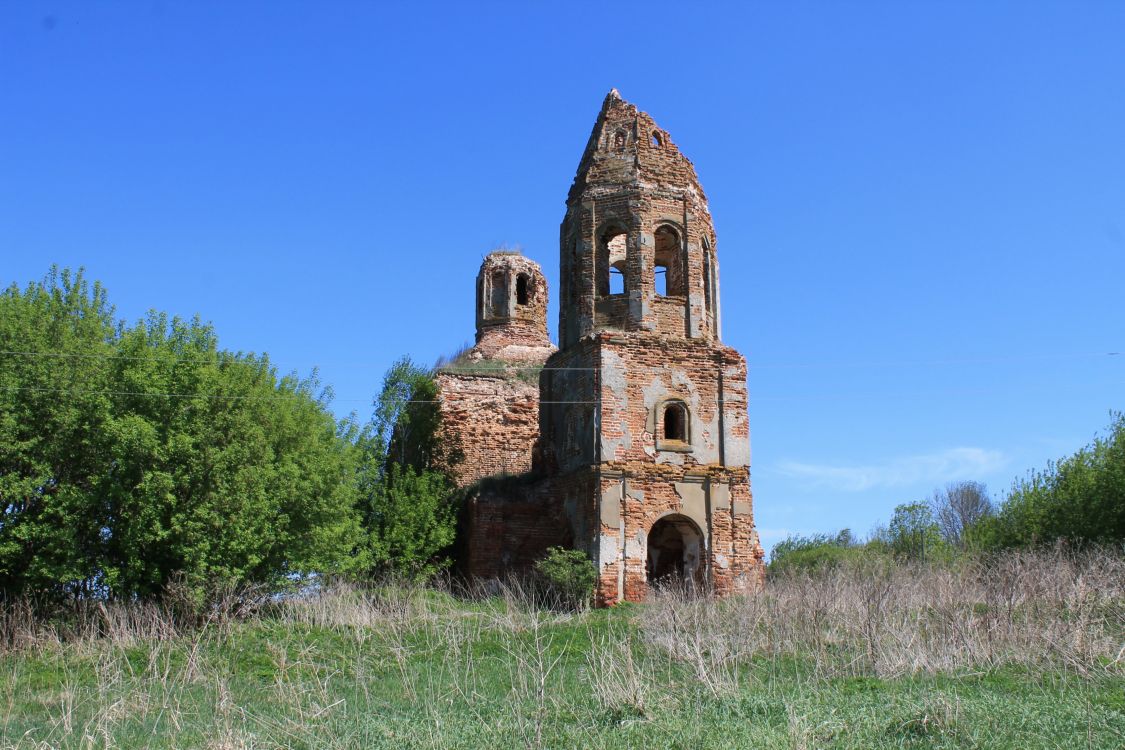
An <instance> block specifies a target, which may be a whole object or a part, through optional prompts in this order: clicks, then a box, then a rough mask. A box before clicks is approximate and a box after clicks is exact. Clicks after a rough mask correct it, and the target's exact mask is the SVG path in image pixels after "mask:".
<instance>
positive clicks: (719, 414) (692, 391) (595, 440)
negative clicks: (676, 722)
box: [437, 91, 764, 604]
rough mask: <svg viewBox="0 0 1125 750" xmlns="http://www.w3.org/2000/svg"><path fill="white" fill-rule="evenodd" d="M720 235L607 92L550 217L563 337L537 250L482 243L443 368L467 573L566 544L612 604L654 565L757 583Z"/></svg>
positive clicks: (694, 182) (642, 591)
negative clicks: (469, 326)
mask: <svg viewBox="0 0 1125 750" xmlns="http://www.w3.org/2000/svg"><path fill="white" fill-rule="evenodd" d="M715 249H716V237H715V232H714V229H713V227H712V224H711V215H710V211H709V210H708V208H707V200H706V197H705V195H704V193H703V189H702V187H701V186H700V185H699V180H698V178H697V177H696V175H695V169H694V168H693V167H692V164H691V162H690V161H688V160H687V159H686V158H685V157H684V156H683V155H682V154H680V152H679V150H678V149H677V148H676V146H675V145H674V144H673V143H672V140H671V139H670V138H669V137H668V134H667V133H665V132H664V131H663V130H661V129H660V128H659V126H657V125H656V123H655V122H654V121H653V120H652V118H651V117H649V116H648V115H647V114H645V113H644V112H640V111H639V110H637V108H636V107H634V106H633V105H631V104H628V103H626V102H624V101H623V100H622V99H621V98H620V97H619V96H618V95H617V92H616V91H613V92H611V93H610V94H609V95H608V96H607V97H606V100H605V102H604V104H603V106H602V110H601V112H600V114H599V116H598V119H597V122H596V123H595V125H594V130H593V133H592V134H591V136H590V140H589V143H588V144H587V146H586V150H585V152H584V154H583V156H582V160H581V162H580V164H579V168H578V174H577V175H576V177H575V180H574V184H573V186H572V187H571V189H570V193H569V196H568V198H567V210H566V215H565V217H564V219H563V223H562V226H561V229H560V271H561V274H560V275H561V294H562V300H561V303H560V310H559V340H560V342H561V346H562V348H561V349H559V350H558V351H555V349H554V347H553V346H552V345H551V344H550V342H549V340H548V338H547V334H546V305H547V286H546V282H545V281H544V280H543V275H542V273H541V272H540V270H539V267H538V266H537V265H536V264H535V263H533V262H532V261H530V260H528V259H527V258H524V257H523V256H521V255H518V254H512V253H494V254H492V255H490V256H488V258H486V259H485V261H484V263H483V264H482V266H481V271H480V274H479V275H478V278H477V310H476V322H477V339H476V345H475V346H474V347H473V348H472V349H471V350H469V352H467V353H466V354H465V355H464V356H463V357H462V358H461V359H459V360H458V361H457V362H455V363H453V365H451V366H450V367H447V368H445V369H444V370H442V371H441V372H439V374H438V376H437V378H438V386H439V391H440V394H441V395H440V398H441V409H442V415H443V429H444V430H445V433H446V436H447V438H448V439H449V440H450V441H454V442H456V443H457V444H458V445H460V446H461V449H462V451H463V454H464V461H463V462H462V463H461V464H460V465H459V466H458V467H456V468H455V469H454V471H455V474H456V476H457V478H458V480H459V481H460V482H461V483H462V484H463V485H465V486H470V485H472V490H471V492H470V493H469V500H468V503H467V505H466V508H465V512H464V514H463V518H462V528H461V550H462V552H461V558H462V559H461V561H460V563H461V566H462V568H463V570H464V571H465V572H466V573H467V574H469V575H472V576H480V577H493V576H500V575H504V574H506V573H509V572H512V571H516V570H520V569H523V568H526V567H527V566H528V565H530V564H531V563H533V562H534V561H535V560H536V559H538V558H539V557H540V556H541V555H542V554H543V552H544V551H545V550H546V548H547V547H549V546H554V545H565V546H573V547H576V548H578V549H582V550H585V551H586V552H588V553H589V555H590V557H591V559H592V560H594V562H595V564H596V565H597V567H598V571H599V579H598V589H597V593H598V600H599V602H601V603H605V604H609V603H613V602H616V601H621V600H629V601H638V600H642V599H644V598H645V597H646V596H647V595H648V593H649V592H650V590H651V586H652V585H653V583H654V582H657V581H659V580H662V579H663V578H665V577H667V578H670V579H676V578H679V579H689V580H693V581H696V582H698V583H699V584H701V585H704V586H707V587H710V588H711V589H713V590H714V591H715V592H716V593H718V594H728V593H734V592H741V591H753V590H755V589H757V588H758V587H759V586H761V584H762V581H763V576H764V566H763V562H762V558H763V554H762V548H761V544H760V542H759V539H758V534H757V531H756V530H755V527H754V516H753V496H752V494H751V490H750V427H749V419H748V411H747V407H748V396H747V388H746V361H745V359H744V358H743V357H742V356H741V355H740V354H739V353H738V352H736V351H735V350H733V349H731V348H729V347H726V346H724V345H723V344H722V343H721V341H720V336H721V329H720V315H719V284H718V263H717V258H716V255H715ZM536 377H537V382H536ZM496 475H507V476H506V477H505V478H496Z"/></svg>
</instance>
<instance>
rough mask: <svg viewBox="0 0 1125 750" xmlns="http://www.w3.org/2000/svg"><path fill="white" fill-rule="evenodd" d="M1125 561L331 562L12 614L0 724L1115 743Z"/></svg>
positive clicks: (118, 731)
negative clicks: (296, 572)
mask: <svg viewBox="0 0 1125 750" xmlns="http://www.w3.org/2000/svg"><path fill="white" fill-rule="evenodd" d="M1123 584H1125V565H1123V562H1122V559H1121V558H1120V557H1119V556H1116V555H1112V554H1106V553H1095V552H1085V553H1069V552H1065V551H1062V550H1056V551H1049V552H1041V551H1034V552H1027V551H1014V552H1010V553H1006V554H1005V555H1003V556H1002V557H1000V558H998V559H995V560H992V561H990V562H984V561H981V562H979V563H975V564H972V565H960V566H953V567H951V566H943V565H935V564H932V563H921V562H915V563H899V564H895V565H888V566H882V567H872V566H870V565H869V564H867V563H866V562H859V563H855V562H847V563H844V564H841V565H838V566H835V567H832V568H823V569H821V570H820V571H819V572H817V573H816V574H812V575H809V574H805V573H795V574H792V575H785V576H778V577H777V578H775V580H773V581H772V582H771V585H770V586H769V587H768V588H767V589H766V590H765V591H764V592H763V593H761V594H759V595H756V596H748V597H744V598H735V599H728V600H722V601H717V600H711V599H706V598H690V597H683V596H679V595H676V594H674V593H666V594H663V595H661V596H660V597H659V598H658V599H656V600H655V601H653V602H651V603H648V604H645V605H639V606H638V605H629V606H621V607H617V608H614V609H612V610H585V611H584V612H582V613H580V614H571V613H560V612H557V611H552V610H545V609H541V608H539V606H538V605H537V603H536V602H537V599H536V597H535V596H534V595H533V594H531V593H528V592H527V591H526V590H525V589H521V588H520V587H518V586H515V585H510V586H508V587H507V588H505V589H504V590H502V591H501V592H500V593H499V594H498V595H492V596H488V597H486V596H481V595H477V594H475V593H473V592H450V591H447V590H443V589H440V588H434V587H422V586H419V585H416V584H387V585H381V586H374V587H357V586H355V585H346V584H345V585H334V586H329V587H324V588H321V589H319V590H318V591H316V592H315V593H310V594H307V595H304V596H300V597H291V598H287V599H284V600H282V601H272V602H271V601H266V602H263V603H261V604H260V606H259V609H258V611H257V613H256V614H252V615H250V616H248V617H244V618H238V617H234V616H228V617H223V616H221V614H222V613H221V612H216V617H215V618H214V619H213V620H212V621H211V622H210V623H209V624H207V625H205V626H204V627H192V628H183V627H181V626H180V625H178V623H177V622H176V621H175V620H174V618H170V617H169V616H168V614H167V613H166V612H165V611H162V610H158V609H154V608H153V607H152V606H151V605H149V604H144V603H124V602H111V603H107V604H105V605H104V606H102V607H100V608H96V609H95V608H91V609H90V610H89V611H88V614H87V617H86V619H84V620H83V621H81V622H77V623H74V625H73V626H72V629H71V630H70V631H68V632H63V631H60V630H58V629H57V628H55V627H52V626H49V625H47V624H44V623H43V622H42V621H41V620H37V619H35V618H33V617H30V616H28V615H27V614H26V613H23V612H13V611H11V610H7V611H5V612H4V615H3V618H2V621H0V634H3V639H4V641H5V642H6V643H8V644H10V645H9V648H10V649H11V648H12V647H14V649H15V650H9V651H8V652H7V653H4V654H0V748H2V749H3V750H15V749H16V748H19V749H20V750H23V749H24V748H27V749H30V748H36V749H38V748H44V747H52V748H85V747H90V746H92V745H95V744H96V745H98V746H109V747H148V748H161V747H165V748H168V747H208V748H252V747H300V748H353V747H371V748H392V747H393V748H415V747H417V748H478V747H482V746H487V747H491V748H497V749H498V750H499V749H501V748H547V747H592V748H642V747H643V748H650V747H706V748H744V747H832V748H857V749H858V748H863V749H864V750H866V749H868V748H902V747H950V748H953V747H982V748H983V747H987V748H990V749H991V748H1013V749H1017V748H1018V749H1019V750H1025V749H1026V748H1038V747H1057V748H1118V747H1120V746H1121V745H1122V743H1123V742H1125V693H1123V692H1122V684H1123V679H1122V678H1123V677H1125V661H1123V658H1122V654H1121V647H1122V637H1123V633H1125V608H1123V607H1125V590H1123Z"/></svg>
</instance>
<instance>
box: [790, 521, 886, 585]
mask: <svg viewBox="0 0 1125 750" xmlns="http://www.w3.org/2000/svg"><path fill="white" fill-rule="evenodd" d="M880 552H881V550H880V549H876V548H874V547H871V546H870V545H861V544H857V543H856V542H855V541H854V540H853V538H852V534H851V531H850V530H848V529H844V530H843V531H841V532H839V533H838V534H812V535H810V536H799V535H798V536H790V537H786V538H785V539H783V540H782V541H780V542H778V543H777V544H776V545H774V548H773V550H772V551H771V552H770V565H769V572H770V573H771V574H773V575H777V574H781V573H792V572H798V571H800V572H810V573H811V572H813V571H816V570H821V569H823V568H831V567H836V566H838V565H841V564H843V563H846V562H850V561H855V560H859V559H860V558H862V557H865V556H869V555H876V554H879V553H880Z"/></svg>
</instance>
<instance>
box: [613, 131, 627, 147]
mask: <svg viewBox="0 0 1125 750" xmlns="http://www.w3.org/2000/svg"><path fill="white" fill-rule="evenodd" d="M613 147H614V148H616V149H623V148H625V131H624V130H618V131H617V132H616V133H614V134H613Z"/></svg>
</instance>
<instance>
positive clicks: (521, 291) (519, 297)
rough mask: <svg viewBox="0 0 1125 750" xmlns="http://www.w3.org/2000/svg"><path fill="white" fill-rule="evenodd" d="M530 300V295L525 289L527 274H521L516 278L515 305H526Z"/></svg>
mask: <svg viewBox="0 0 1125 750" xmlns="http://www.w3.org/2000/svg"><path fill="white" fill-rule="evenodd" d="M529 299H530V293H529V292H528V288H527V274H526V273H521V274H520V275H519V276H517V277H516V304H517V305H526V304H527V303H528V300H529Z"/></svg>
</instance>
